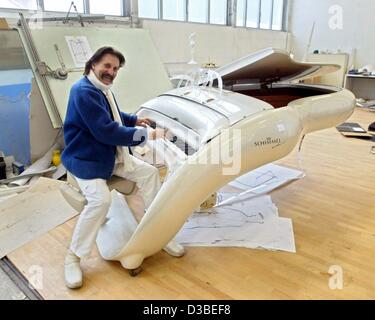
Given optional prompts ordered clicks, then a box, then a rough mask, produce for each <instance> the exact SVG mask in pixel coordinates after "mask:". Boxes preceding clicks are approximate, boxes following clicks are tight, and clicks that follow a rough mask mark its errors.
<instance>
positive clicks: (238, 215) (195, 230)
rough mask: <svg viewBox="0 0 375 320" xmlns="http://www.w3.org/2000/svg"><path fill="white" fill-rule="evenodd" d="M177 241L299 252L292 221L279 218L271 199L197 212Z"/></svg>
mask: <svg viewBox="0 0 375 320" xmlns="http://www.w3.org/2000/svg"><path fill="white" fill-rule="evenodd" d="M176 241H177V242H179V243H181V244H183V245H187V246H205V247H245V248H251V249H256V248H263V249H267V250H282V251H287V252H293V253H295V252H296V249H295V243H294V234H293V226H292V221H291V219H287V218H280V217H279V216H278V210H277V207H276V206H275V205H274V204H273V203H272V200H271V197H270V196H260V197H257V198H253V199H248V200H245V201H242V202H239V203H236V204H232V205H229V206H225V207H221V208H215V209H214V210H212V212H211V213H194V214H193V216H192V217H191V218H190V219H189V220H188V221H187V222H186V224H185V225H184V227H183V228H182V229H181V231H180V232H179V233H178V234H177V237H176Z"/></svg>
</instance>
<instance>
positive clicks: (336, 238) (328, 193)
mask: <svg viewBox="0 0 375 320" xmlns="http://www.w3.org/2000/svg"><path fill="white" fill-rule="evenodd" d="M351 121H353V122H359V123H360V124H361V125H362V126H363V127H366V126H368V124H370V123H371V122H373V117H372V114H371V113H367V112H365V111H362V110H358V111H356V112H355V114H354V115H353V117H352V118H351ZM371 145H372V143H371V142H369V141H362V140H358V139H350V138H345V137H343V136H341V135H340V134H339V133H338V132H337V131H336V130H335V129H329V130H325V131H322V132H318V133H315V134H312V135H310V136H308V137H306V139H305V142H304V145H303V148H302V153H301V158H302V164H303V168H304V169H305V171H306V174H307V176H306V178H305V179H302V180H300V181H297V182H295V183H293V184H290V185H288V186H287V187H285V188H282V189H280V190H277V191H275V192H273V193H272V197H273V200H274V202H275V203H276V204H277V206H278V207H279V213H280V216H283V217H289V218H291V219H292V220H293V225H294V232H295V238H296V239H295V240H296V245H297V253H296V254H291V253H285V252H268V251H260V250H259V251H258V250H249V249H245V248H187V254H186V256H185V257H183V258H180V259H175V258H172V257H169V256H168V255H167V254H166V253H164V252H160V253H158V254H156V255H155V256H153V257H151V258H149V259H147V260H146V261H145V263H144V265H143V267H144V272H143V273H141V274H140V275H139V276H138V277H136V278H131V277H130V276H129V275H128V273H127V272H126V271H125V270H124V269H122V268H121V266H120V264H119V263H117V262H106V261H103V260H102V259H101V258H100V257H99V256H98V253H97V252H94V253H93V254H92V256H91V258H90V259H88V260H86V261H84V263H83V268H84V271H85V284H84V287H83V288H82V289H80V290H78V291H71V290H68V289H66V287H65V285H64V280H63V261H64V255H65V252H66V249H67V247H68V245H69V241H70V237H71V234H72V230H73V227H74V225H75V222H76V220H75V219H73V220H71V221H69V222H67V223H65V224H64V225H62V226H60V227H58V228H56V229H55V230H53V231H51V232H49V233H48V234H47V235H45V236H42V237H40V238H38V239H36V240H35V241H33V242H32V243H29V244H27V245H25V246H24V247H22V248H21V249H18V250H16V251H15V252H13V253H12V254H10V255H9V258H10V259H11V261H12V262H13V263H14V264H15V265H16V266H17V267H18V268H19V269H20V271H21V272H22V273H23V274H24V275H25V276H26V277H28V278H30V277H31V274H30V272H29V268H30V266H32V265H37V266H41V267H42V268H43V275H44V281H43V283H44V288H43V289H42V290H39V292H40V294H41V295H42V296H43V297H44V298H46V299H193V300H194V299H375V251H374V250H373V243H374V235H375V206H374V201H373V199H374V197H375V188H374V185H375V170H374V160H375V156H374V155H373V154H370V146H371ZM280 163H281V164H283V165H289V166H292V167H296V166H297V165H298V161H297V154H296V152H294V153H293V154H291V155H290V156H289V157H287V158H285V159H283V160H282V161H281V162H280ZM130 203H131V207H132V208H133V209H134V208H136V209H137V210H138V211H139V210H140V207H141V202H140V200H139V199H137V198H130ZM176 210H178V208H176ZM333 265H338V266H341V267H342V269H343V272H344V273H343V279H344V288H343V290H331V289H330V288H329V279H330V277H331V275H330V274H329V268H330V267H331V266H333Z"/></svg>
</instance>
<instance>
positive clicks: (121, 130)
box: [61, 77, 146, 179]
mask: <svg viewBox="0 0 375 320" xmlns="http://www.w3.org/2000/svg"><path fill="white" fill-rule="evenodd" d="M120 115H121V118H122V122H123V125H122V126H121V125H120V124H119V123H118V122H116V121H114V120H113V115H112V111H111V108H110V105H109V103H108V101H107V98H106V97H105V95H104V93H103V92H102V91H101V90H99V89H97V88H96V87H95V86H94V85H93V84H92V83H91V82H90V81H89V80H88V79H87V77H83V78H82V79H81V80H79V81H78V82H76V83H75V84H74V85H73V87H72V89H71V91H70V96H69V102H68V110H67V114H66V117H65V122H64V140H65V150H64V152H63V153H62V157H61V159H62V163H63V164H64V166H65V168H66V169H67V170H68V171H69V172H71V173H72V174H73V175H74V176H76V177H78V178H81V179H97V178H100V179H109V178H110V177H111V175H112V172H113V169H114V165H115V156H116V146H125V147H130V146H137V145H139V144H141V143H142V142H143V141H145V139H146V137H145V131H144V130H140V129H136V128H134V126H135V124H136V122H137V116H136V115H129V114H126V113H123V112H121V111H120Z"/></svg>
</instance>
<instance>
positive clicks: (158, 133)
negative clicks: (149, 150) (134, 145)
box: [148, 128, 168, 140]
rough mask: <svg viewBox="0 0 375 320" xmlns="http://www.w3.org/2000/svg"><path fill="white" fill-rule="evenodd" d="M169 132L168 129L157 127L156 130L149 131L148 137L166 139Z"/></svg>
mask: <svg viewBox="0 0 375 320" xmlns="http://www.w3.org/2000/svg"><path fill="white" fill-rule="evenodd" d="M167 133H168V130H167V129H166V130H164V129H160V128H156V129H154V130H150V131H149V136H148V138H149V139H150V140H157V139H164V138H165V136H166V135H167Z"/></svg>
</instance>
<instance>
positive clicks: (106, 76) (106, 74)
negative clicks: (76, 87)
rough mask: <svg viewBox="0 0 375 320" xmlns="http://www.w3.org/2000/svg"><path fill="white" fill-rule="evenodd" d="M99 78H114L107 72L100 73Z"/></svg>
mask: <svg viewBox="0 0 375 320" xmlns="http://www.w3.org/2000/svg"><path fill="white" fill-rule="evenodd" d="M101 78H102V79H103V78H109V79H111V81H113V80H114V77H113V76H111V75H110V74H108V73H103V74H102V75H101Z"/></svg>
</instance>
